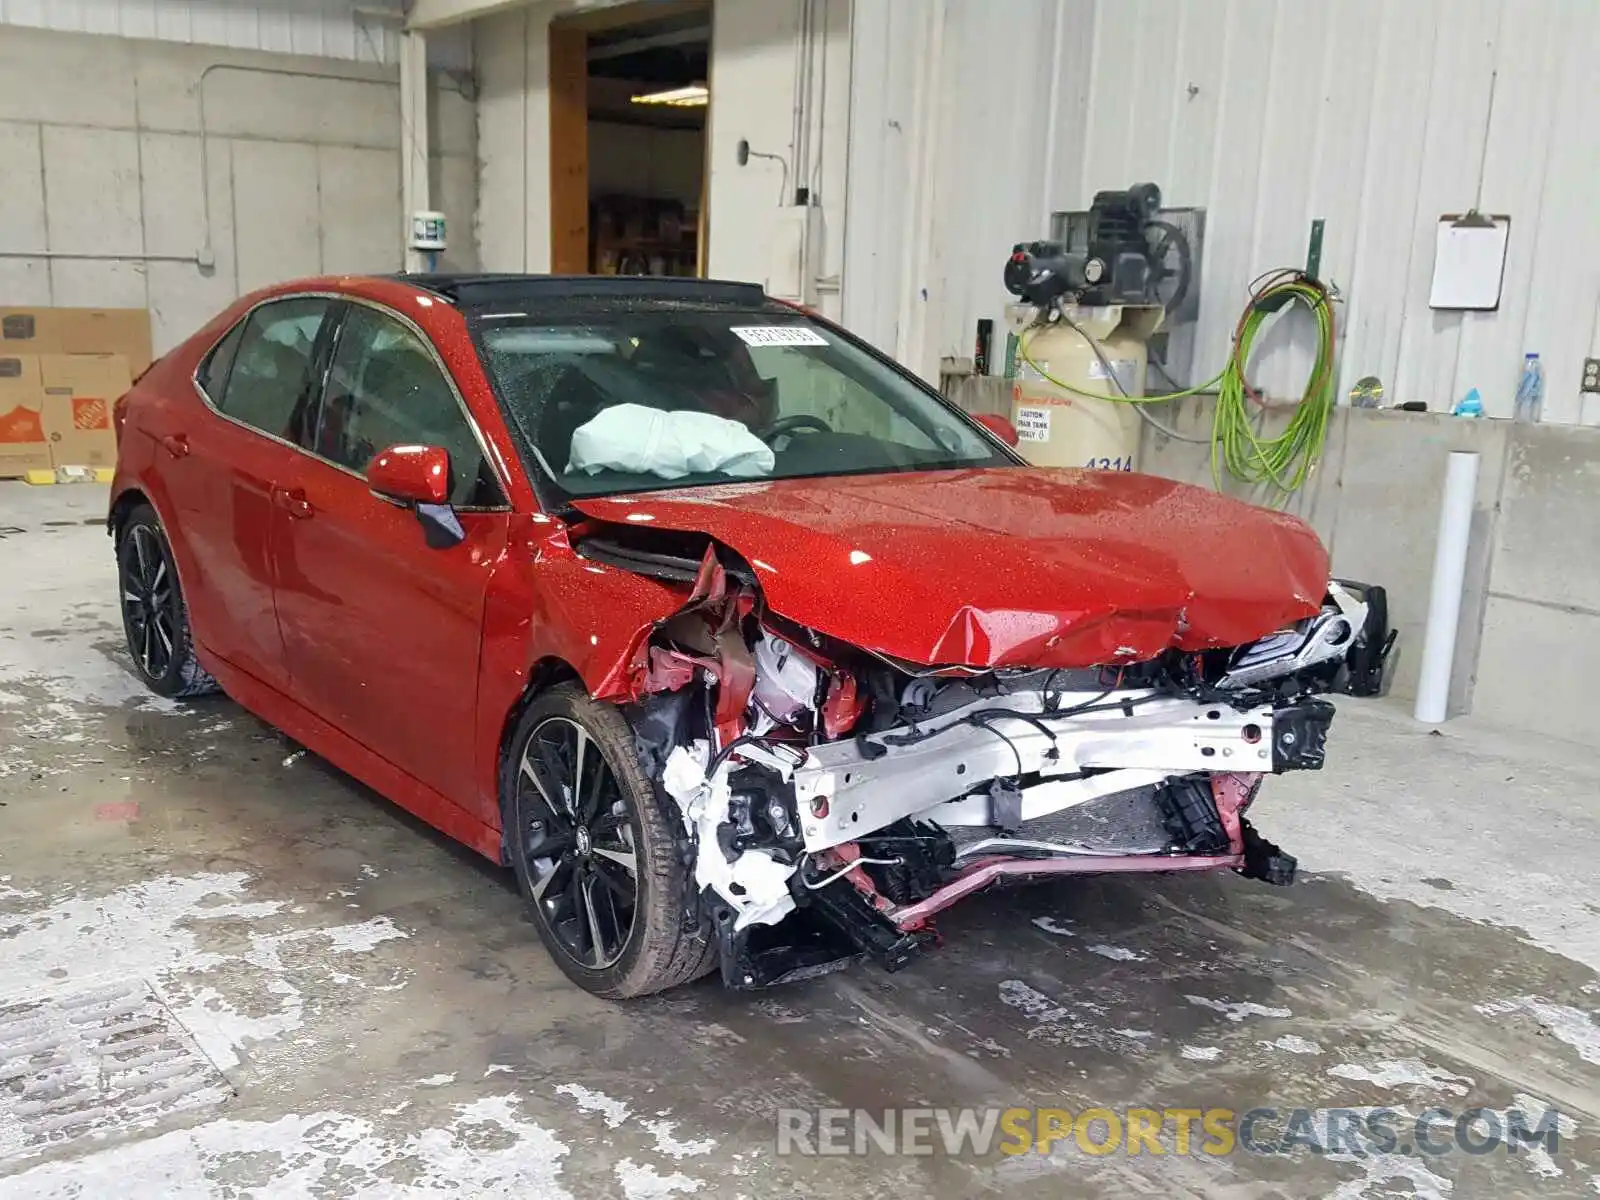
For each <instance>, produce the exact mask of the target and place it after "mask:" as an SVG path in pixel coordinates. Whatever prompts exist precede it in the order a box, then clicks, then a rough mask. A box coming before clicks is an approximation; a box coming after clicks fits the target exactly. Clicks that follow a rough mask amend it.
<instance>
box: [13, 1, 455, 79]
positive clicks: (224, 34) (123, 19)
mask: <svg viewBox="0 0 1600 1200" xmlns="http://www.w3.org/2000/svg"><path fill="white" fill-rule="evenodd" d="M384 9H392V10H393V14H394V15H393V16H387V15H384V13H383V11H382V10H384ZM403 16H404V5H402V4H399V3H395V2H393V0H254V2H252V0H0V25H21V26H29V27H32V28H35V29H55V30H59V31H61V32H63V33H103V34H111V35H114V36H119V37H130V38H154V39H157V40H160V41H167V42H188V43H193V44H197V45H198V44H203V45H212V46H232V47H233V48H234V49H237V50H271V51H275V52H277V53H280V54H305V55H312V56H315V57H318V58H343V59H351V60H354V61H356V62H370V63H395V62H398V61H399V44H398V34H399V30H400V27H401V21H402V19H403ZM463 65H464V64H463Z"/></svg>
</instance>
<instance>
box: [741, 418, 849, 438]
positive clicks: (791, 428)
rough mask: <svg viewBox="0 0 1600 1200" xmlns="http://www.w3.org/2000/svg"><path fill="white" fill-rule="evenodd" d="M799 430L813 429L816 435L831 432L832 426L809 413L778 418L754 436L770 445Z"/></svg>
mask: <svg viewBox="0 0 1600 1200" xmlns="http://www.w3.org/2000/svg"><path fill="white" fill-rule="evenodd" d="M800 429H815V430H816V431H817V432H818V433H832V432H833V426H832V425H829V424H828V423H827V422H826V421H824V420H823V419H822V418H821V417H818V416H813V415H812V414H811V413H794V414H793V415H791V416H787V417H779V418H778V419H777V420H776V421H774V422H773V423H772V424H771V425H768V426H767V427H766V428H765V429H763V430H761V431H760V432H759V433H757V434H756V436H757V437H758V438H760V439H761V440H762V441H763V442H767V443H768V444H770V443H771V442H773V441H774V440H775V439H777V438H780V437H782V436H783V435H784V434H786V433H794V432H795V431H796V430H800Z"/></svg>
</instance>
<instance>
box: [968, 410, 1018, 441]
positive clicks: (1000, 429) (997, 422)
mask: <svg viewBox="0 0 1600 1200" xmlns="http://www.w3.org/2000/svg"><path fill="white" fill-rule="evenodd" d="M972 419H973V420H974V421H976V422H977V423H978V424H979V425H982V426H983V427H984V428H985V429H987V430H988V431H989V432H990V433H992V434H994V435H995V437H997V438H999V439H1000V440H1001V441H1002V442H1004V443H1005V444H1006V445H1008V446H1015V445H1016V444H1017V427H1016V426H1015V425H1013V424H1012V423H1011V422H1010V421H1008V420H1006V419H1005V418H1004V417H1002V416H1001V415H1000V414H999V413H975V414H973V417H972Z"/></svg>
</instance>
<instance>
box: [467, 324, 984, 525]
mask: <svg viewBox="0 0 1600 1200" xmlns="http://www.w3.org/2000/svg"><path fill="white" fill-rule="evenodd" d="M473 325H474V329H475V332H476V334H477V338H478V343H479V345H480V347H481V348H482V352H483V358H484V361H485V363H486V365H487V367H488V371H489V374H490V377H491V379H492V381H493V383H494V386H495V390H496V392H497V393H498V395H499V397H500V401H501V404H502V406H503V407H504V409H505V411H506V416H507V418H508V421H509V423H510V425H511V427H512V429H513V431H514V434H515V435H516V436H517V437H518V438H519V439H520V440H521V441H522V443H523V445H524V447H525V448H526V449H528V450H530V451H531V452H532V455H533V457H534V458H536V459H537V460H538V463H539V465H540V467H541V468H542V469H543V470H544V471H545V472H547V473H548V475H549V477H550V478H551V479H552V480H553V481H554V483H555V484H556V485H557V486H558V487H559V488H560V490H561V491H562V492H563V493H565V494H566V495H567V496H570V497H583V496H600V495H614V494H617V493H620V492H638V491H652V490H656V489H660V488H664V487H686V486H697V485H703V484H711V483H727V482H729V481H731V480H757V479H793V478H799V477H802V476H819V475H846V474H862V473H870V472H885V471H915V470H930V469H939V468H947V467H971V466H995V465H1011V463H1012V462H1013V461H1014V460H1012V459H1011V458H1010V457H1008V456H1007V455H1005V454H1004V453H1003V452H1002V451H1001V450H999V449H998V448H997V447H996V445H995V444H994V443H993V442H992V441H991V440H990V439H989V438H988V437H986V436H985V435H984V434H983V433H981V432H979V431H978V430H977V429H975V428H974V427H973V426H972V425H971V424H970V423H969V422H968V421H967V420H966V419H964V418H963V417H962V416H961V415H959V414H958V413H956V412H954V411H952V410H951V409H950V408H948V407H947V406H945V405H944V404H942V403H941V402H940V401H939V400H938V399H936V398H935V397H933V396H931V395H929V394H928V393H927V392H926V391H924V390H923V389H922V388H921V387H919V386H918V385H917V384H916V383H914V382H912V381H911V380H909V379H907V378H905V377H904V376H902V375H901V374H900V373H899V372H898V371H896V370H894V369H893V368H892V367H890V366H888V365H887V364H885V363H883V362H882V361H880V360H879V359H878V358H876V357H875V356H874V355H872V354H870V353H868V352H867V351H865V350H863V349H861V348H860V347H859V346H857V345H855V344H853V343H852V342H851V341H849V340H848V339H846V338H843V337H841V336H839V335H838V334H836V333H834V332H833V331H832V330H830V329H827V328H825V327H823V326H820V325H818V324H816V323H815V322H813V321H811V320H810V319H809V318H807V317H806V316H805V315H804V314H802V313H799V312H791V311H789V310H782V311H774V310H772V309H756V310H752V309H732V308H727V309H718V308H708V307H704V306H694V307H690V306H683V305H676V304H673V305H668V304H661V303H656V304H641V305H631V306H630V305H627V304H624V303H614V304H606V303H600V304H596V303H586V304H584V305H583V306H582V310H581V312H577V311H573V312H570V313H566V312H564V313H562V314H560V318H559V319H556V318H554V317H552V316H551V315H549V314H539V313H520V312H518V313H483V314H479V315H477V316H476V317H475V318H474V321H473Z"/></svg>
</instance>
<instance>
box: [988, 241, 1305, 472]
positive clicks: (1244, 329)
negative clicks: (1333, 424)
mask: <svg viewBox="0 0 1600 1200" xmlns="http://www.w3.org/2000/svg"><path fill="white" fill-rule="evenodd" d="M1295 302H1299V303H1302V304H1304V305H1305V306H1306V307H1307V308H1309V309H1310V310H1311V313H1312V316H1313V318H1314V319H1315V320H1316V323H1317V355H1316V360H1315V362H1314V363H1313V364H1312V368H1311V377H1310V378H1309V379H1308V380H1307V381H1306V389H1305V392H1304V393H1303V394H1302V395H1301V397H1300V403H1299V404H1298V405H1296V407H1295V410H1294V415H1293V416H1291V417H1290V419H1289V423H1288V425H1287V426H1286V427H1285V428H1284V430H1283V432H1282V433H1280V434H1278V435H1277V436H1276V437H1265V436H1262V435H1261V434H1260V433H1258V432H1257V430H1256V425H1255V423H1254V421H1253V420H1252V417H1251V412H1250V405H1251V404H1254V405H1256V406H1257V407H1259V408H1262V409H1264V408H1265V405H1264V403H1263V401H1262V399H1261V396H1260V394H1259V393H1258V392H1257V391H1256V390H1255V389H1254V388H1252V387H1251V386H1250V383H1249V380H1248V379H1247V378H1246V376H1245V368H1246V365H1247V364H1248V362H1249V359H1250V350H1251V347H1252V346H1253V345H1254V343H1255V338H1256V334H1258V333H1259V332H1260V331H1261V327H1262V326H1263V325H1264V324H1266V321H1267V318H1268V317H1270V316H1271V315H1272V314H1273V313H1275V312H1277V311H1278V309H1280V308H1282V307H1283V306H1284V305H1286V304H1292V303H1295ZM1062 319H1063V320H1065V321H1066V322H1067V324H1068V325H1070V326H1071V327H1072V328H1073V329H1077V330H1078V332H1079V333H1080V334H1081V335H1082V336H1083V337H1084V339H1085V340H1087V341H1088V342H1089V345H1090V348H1091V349H1093V350H1094V352H1095V354H1096V355H1097V356H1099V358H1100V359H1101V361H1102V363H1105V355H1104V354H1103V353H1102V352H1101V349H1100V344H1099V343H1098V342H1096V341H1095V340H1094V339H1093V338H1092V337H1090V336H1089V334H1088V333H1087V332H1085V331H1084V330H1083V329H1081V328H1079V327H1078V326H1077V325H1076V324H1074V323H1073V322H1072V321H1071V319H1070V318H1067V317H1066V316H1065V315H1063V317H1062ZM1334 335H1335V330H1334V318H1333V297H1332V295H1331V294H1330V293H1329V291H1328V289H1327V288H1326V287H1325V286H1324V285H1323V284H1322V283H1320V282H1319V281H1317V280H1315V279H1312V278H1310V277H1309V276H1307V275H1305V274H1304V273H1303V272H1300V271H1295V270H1291V269H1287V268H1285V269H1282V270H1278V271H1272V272H1269V273H1268V274H1266V275H1264V276H1262V277H1261V278H1260V279H1258V280H1257V281H1256V282H1255V284H1253V285H1252V287H1251V292H1250V303H1249V304H1247V305H1246V306H1245V309H1244V312H1242V313H1241V314H1240V315H1239V321H1238V324H1237V325H1235V326H1234V330H1233V349H1232V351H1231V352H1230V353H1229V355H1228V362H1227V365H1226V366H1224V367H1223V368H1222V370H1221V371H1220V372H1219V373H1218V374H1217V375H1216V377H1215V378H1213V379H1208V380H1207V381H1206V382H1205V383H1201V384H1196V385H1195V386H1194V387H1190V388H1184V389H1183V390H1181V391H1176V392H1166V393H1163V394H1161V395H1159V396H1125V395H1124V396H1106V395H1102V394H1100V393H1098V392H1086V391H1083V390H1082V389H1081V388H1076V387H1073V386H1072V385H1070V384H1066V383H1063V382H1061V380H1059V379H1056V378H1054V377H1052V376H1051V375H1049V374H1048V373H1047V372H1045V371H1044V370H1043V369H1041V368H1040V366H1039V364H1038V363H1036V362H1035V361H1034V360H1033V357H1032V356H1031V355H1030V354H1029V353H1028V341H1029V338H1028V336H1027V333H1026V332H1025V333H1024V335H1023V336H1022V338H1021V339H1019V342H1018V352H1019V353H1020V355H1021V356H1022V360H1023V361H1024V362H1026V363H1027V364H1028V365H1029V366H1030V367H1032V368H1033V369H1034V370H1035V371H1036V372H1038V374H1039V376H1040V378H1042V379H1044V380H1045V382H1047V383H1049V384H1052V385H1053V386H1055V387H1058V388H1060V389H1061V390H1062V391H1064V392H1070V393H1072V394H1073V395H1077V396H1084V397H1087V398H1091V399H1095V400H1110V401H1114V402H1116V403H1124V404H1159V403H1162V402H1164V401H1168V400H1181V399H1182V398H1184V397H1185V396H1194V395H1199V394H1201V393H1204V392H1209V391H1211V390H1212V389H1213V388H1214V389H1215V390H1216V395H1217V406H1216V412H1215V415H1214V417H1213V420H1212V426H1211V478H1212V481H1213V482H1214V483H1215V484H1216V485H1217V487H1218V488H1221V486H1222V473H1223V471H1224V470H1226V471H1227V473H1228V474H1229V475H1231V476H1233V477H1234V478H1235V479H1238V480H1240V481H1241V482H1243V483H1247V484H1251V485H1267V486H1271V487H1273V488H1276V489H1277V490H1278V491H1279V492H1280V493H1283V494H1284V495H1285V496H1287V494H1288V493H1291V492H1295V491H1298V490H1299V489H1300V488H1301V487H1302V486H1303V485H1304V484H1305V481H1306V478H1307V477H1308V476H1309V475H1310V473H1311V470H1312V468H1313V467H1315V466H1316V464H1317V462H1318V460H1319V459H1321V457H1322V451H1323V448H1324V447H1325V446H1326V445H1327V441H1328V423H1329V421H1330V419H1331V418H1332V415H1333V408H1334V395H1333V379H1334V361H1333V358H1334ZM1105 366H1106V374H1107V376H1108V378H1110V379H1111V380H1112V382H1113V383H1114V384H1115V383H1116V379H1117V376H1116V372H1115V371H1114V370H1112V369H1111V366H1110V364H1109V363H1105ZM1117 386H1118V387H1119V390H1120V384H1119V385H1117ZM1157 424H1158V425H1159V423H1157ZM1162 428H1164V427H1162ZM1168 432H1170V431H1168Z"/></svg>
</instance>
